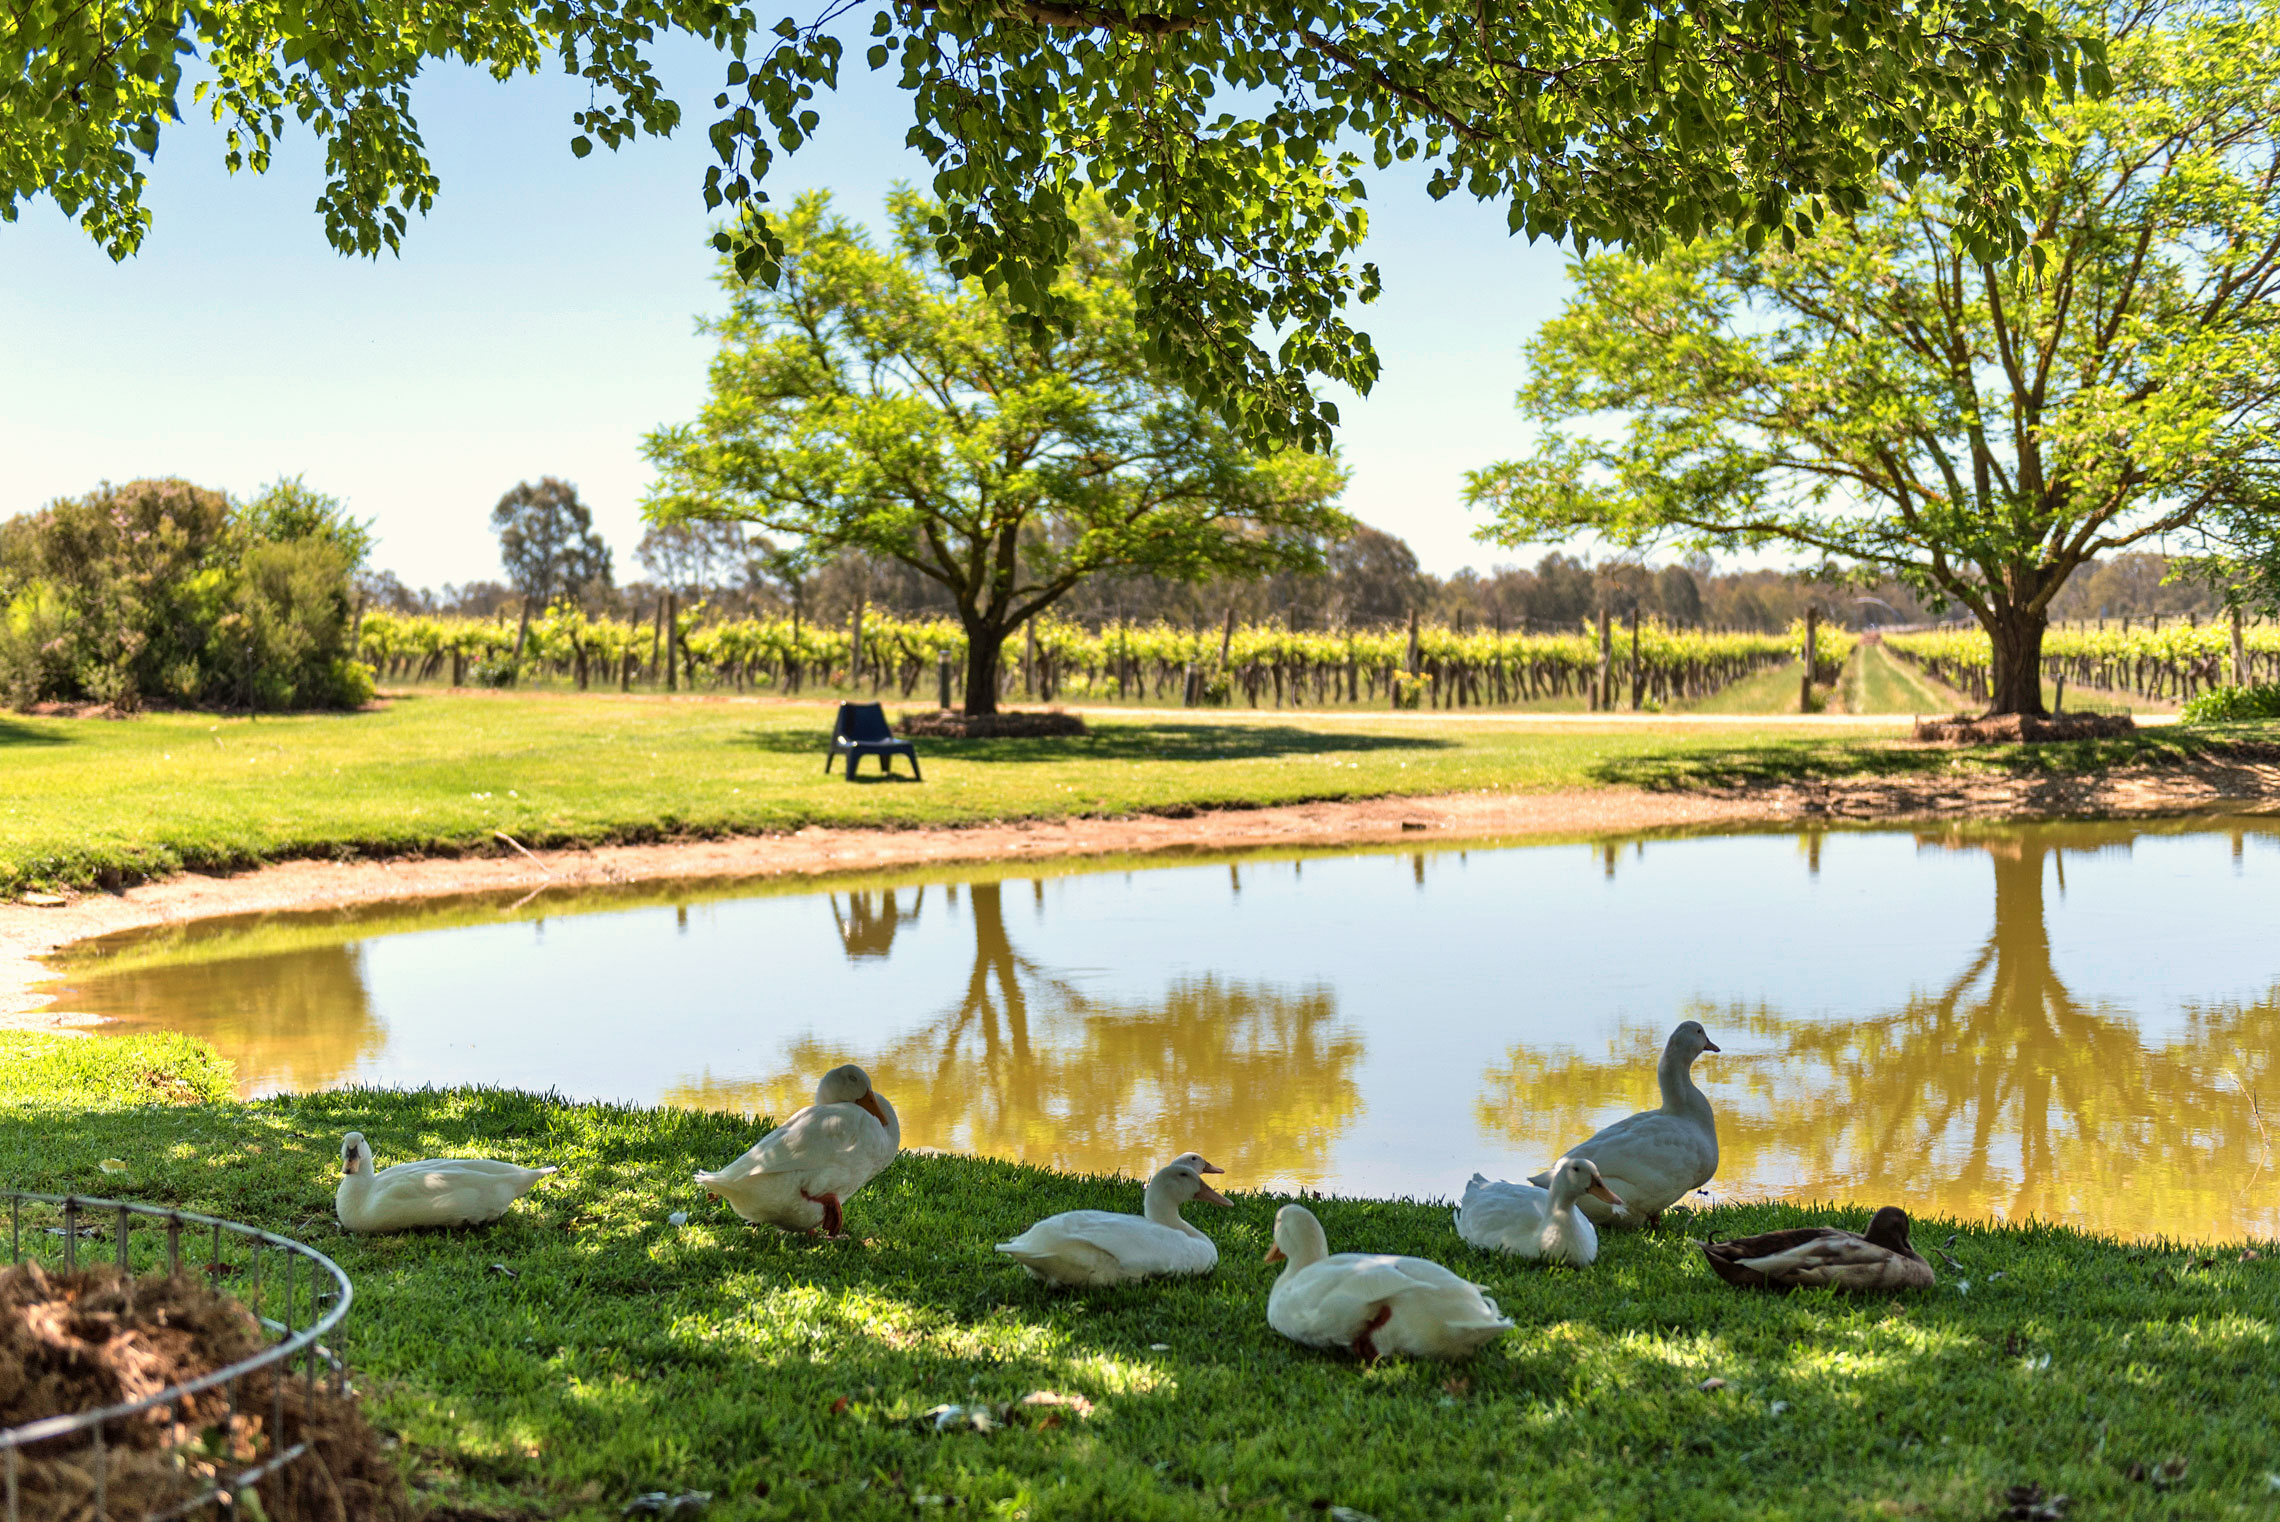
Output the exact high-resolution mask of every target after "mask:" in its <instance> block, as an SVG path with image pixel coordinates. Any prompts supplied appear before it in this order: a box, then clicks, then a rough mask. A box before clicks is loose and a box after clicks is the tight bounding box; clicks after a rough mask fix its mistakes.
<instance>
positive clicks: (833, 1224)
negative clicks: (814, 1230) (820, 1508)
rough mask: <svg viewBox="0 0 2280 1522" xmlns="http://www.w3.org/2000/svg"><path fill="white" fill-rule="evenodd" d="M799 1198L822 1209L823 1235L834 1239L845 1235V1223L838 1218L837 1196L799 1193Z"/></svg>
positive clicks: (802, 1191)
mask: <svg viewBox="0 0 2280 1522" xmlns="http://www.w3.org/2000/svg"><path fill="white" fill-rule="evenodd" d="M800 1198H801V1199H803V1200H806V1201H808V1202H809V1203H811V1204H816V1205H821V1206H822V1207H823V1228H822V1229H823V1234H824V1235H825V1236H827V1237H832V1238H834V1239H836V1238H839V1237H844V1236H845V1235H847V1226H846V1223H845V1222H844V1221H843V1220H842V1219H841V1218H840V1214H839V1196H838V1195H836V1194H810V1193H808V1192H807V1191H806V1190H805V1189H802V1190H801V1191H800Z"/></svg>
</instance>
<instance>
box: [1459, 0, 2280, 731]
mask: <svg viewBox="0 0 2280 1522" xmlns="http://www.w3.org/2000/svg"><path fill="white" fill-rule="evenodd" d="M2137 14H2138V16H2139V18H2140V19H2139V20H2138V22H2137V24H2136V25H2134V26H2133V27H2132V28H2130V29H2128V30H2126V31H2125V32H2124V33H2123V34H2122V35H2121V36H2120V37H2118V38H2117V39H2116V41H2115V43H2114V50H2113V68H2114V88H2113V93H2112V94H2111V95H2110V96H2109V97H2107V98H2105V99H2102V100H2097V101H2083V102H2078V103H2076V104H2074V105H2072V106H2069V107H2067V108H2065V109H2064V110H2061V111H2060V112H2058V113H2057V115H2056V117H2055V120H2054V121H2053V123H2052V125H2051V128H2050V130H2049V133H2048V136H2047V139H2046V140H2045V141H2044V142H2043V143H2041V144H2039V145H2038V146H2036V147H2035V148H2033V149H2031V150H2030V151H2029V152H2028V153H2027V154H2026V165H2025V171H2024V174H2023V178H2022V182H2021V183H2022V185H2023V187H2024V189H2025V191H2026V193H2027V194H2028V196H2029V198H2030V199H2029V206H2030V208H2031V210H2032V212H2033V221H2032V223H2031V226H2030V230H2029V245H2028V248H2027V250H2026V257H2025V258H2022V259H2020V260H2018V261H2016V262H2010V263H2002V262H1997V261H1994V260H1992V259H1989V258H1987V257H1985V256H1984V254H1983V253H1980V252H1977V251H1975V248H1974V245H1973V242H1972V239H1971V238H1970V236H1969V234H1968V228H1967V224H1968V221H1969V212H1968V210H1967V208H1965V207H1963V206H1961V205H1959V203H1958V198H1957V196H1956V194H1955V192H1954V191H1953V189H1952V187H1949V186H1947V185H1945V184H1941V183H1932V182H1925V183H1923V184H1920V185H1919V186H1918V187H1916V188H1914V189H1910V188H1909V187H1907V186H1904V185H1900V184H1897V183H1892V184H1888V185H1886V186H1885V187H1884V189H1883V190H1882V192H1881V193H1880V194H1879V195H1878V197H1877V198H1876V199H1875V200H1874V201H1873V202H1872V203H1871V204H1870V205H1869V206H1867V207H1864V208H1863V209H1862V210H1861V211H1860V212H1859V213H1858V214H1857V215H1856V216H1854V217H1852V218H1850V219H1848V220H1846V221H1844V222H1832V223H1831V224H1829V225H1828V226H1827V227H1825V228H1824V229H1823V230H1822V231H1821V232H1820V233H1819V234H1818V235H1816V236H1814V237H1811V238H1807V239H1803V240H1800V241H1799V243H1798V244H1797V246H1796V248H1795V250H1794V251H1789V250H1785V249H1783V248H1781V247H1779V246H1776V245H1767V246H1766V247H1764V248H1761V249H1759V250H1758V251H1756V252H1755V253H1752V252H1751V251H1750V250H1749V249H1748V248H1746V247H1745V246H1743V245H1742V244H1740V243H1739V242H1737V241H1736V240H1734V239H1731V238H1712V239H1707V240H1704V241H1703V242H1702V243H1700V244H1698V245H1696V246H1694V247H1691V248H1688V249H1685V250H1682V251H1674V252H1673V253H1672V254H1670V255H1669V256H1668V257H1666V258H1665V259H1663V260H1662V261H1660V262H1658V263H1654V264H1648V263H1644V262H1642V261H1640V260H1637V259H1635V258H1630V257H1625V256H1619V255H1615V256H1602V257H1598V258H1593V259H1588V260H1585V261H1582V262H1581V263H1580V264H1579V265H1578V266H1577V267H1576V270H1575V280H1576V293H1575V295H1574V297H1573V299H1572V300H1571V301H1570V303H1569V305H1568V307H1567V309H1566V311H1565V312H1564V313H1563V315H1562V316H1561V317H1559V318H1558V319H1556V320H1555V321H1553V322H1552V323H1550V324H1548V325H1547V326H1546V327H1545V328H1544V329H1543V331H1542V332H1541V333H1540V334H1539V335H1538V337H1537V339H1536V340H1535V342H1534V344H1533V345H1532V346H1531V348H1530V351H1529V355H1530V360H1531V375H1530V378H1529V380H1528V382H1527V385H1526V387H1525V388H1524V389H1523V391H1522V392H1521V396H1520V403H1521V407H1522V409H1523V410H1524V411H1526V412H1527V413H1529V414H1531V415H1532V416H1533V417H1534V418H1535V419H1536V420H1537V421H1539V422H1540V423H1541V424H1543V425H1544V429H1545V432H1544V434H1543V436H1542V438H1541V440H1540V441H1539V447H1538V450H1537V453H1536V454H1535V455H1533V456H1532V457H1530V458H1528V459H1524V460H1517V461H1512V462H1507V463H1505V464H1501V465H1496V466H1493V467H1490V468H1489V469H1486V470H1482V471H1479V472H1476V473H1475V474H1474V475H1473V476H1472V478H1471V482H1470V488H1469V489H1470V495H1471V497H1472V500H1473V501H1475V502H1476V503H1479V504H1485V505H1487V506H1489V507H1490V508H1492V509H1493V510H1494V512H1495V514H1496V517H1495V522H1494V524H1493V525H1492V526H1491V527H1490V528H1489V529H1487V530H1484V534H1485V535H1487V536H1489V537H1494V538H1497V539H1499V540H1502V541H1504V542H1507V543H1524V542H1528V541H1531V540H1557V539H1562V538H1565V537H1568V536H1570V535H1573V534H1577V533H1583V532H1589V533H1596V534H1600V535H1603V536H1605V537H1607V538H1608V539H1610V540H1613V541H1614V542H1616V543H1619V544H1623V545H1629V546H1638V545H1645V544H1649V543H1654V542H1657V541H1662V540H1675V541H1677V542H1680V543H1685V544H1689V545H1694V546H1699V547H1703V548H1720V549H1729V550H1730V549H1736V548H1744V547H1755V546H1759V545H1766V544H1780V545H1787V546H1791V547H1801V548H1805V549H1808V550H1814V551H1819V552H1821V553H1824V554H1826V555H1828V556H1830V557H1832V558H1834V559H1836V560H1838V561H1848V562H1853V563H1856V564H1859V565H1862V566H1865V567H1870V568H1875V569H1877V570H1879V571H1887V572H1891V573H1894V574H1897V575H1898V576H1899V577H1901V578H1902V579H1903V580H1905V581H1906V582H1908V583H1909V584H1910V585H1911V586H1913V587H1915V588H1916V589H1917V590H1918V591H1919V592H1922V593H1926V594H1929V595H1930V596H1932V597H1933V598H1935V599H1937V600H1939V601H1942V602H1948V603H1960V604H1962V605H1963V606H1964V607H1966V608H1968V609H1969V610H1970V611H1971V612H1972V613H1973V614H1974V615H1975V616H1976V617H1977V618H1978V619H1979V621H1980V623H1981V624H1982V625H1983V626H1985V628H1986V629H1987V632H1988V634H1989V636H1990V638H1991V639H1992V640H1993V643H1994V653H1995V670H1994V677H1995V681H1994V691H1995V696H1994V702H1993V705H1992V708H1993V711H1994V712H1998V713H2011V712H2018V713H2040V712H2042V711H2043V708H2042V698H2041V686H2040V682H2041V649H2042V636H2043V630H2044V627H2045V623H2046V620H2047V616H2048V610H2049V607H2050V603H2051V599H2052V598H2053V597H2054V596H2055V595H2056V594H2057V592H2058V590H2059V588H2060V587H2061V586H2062V585H2064V583H2065V581H2066V579H2067V577H2068V576H2069V575H2071V574H2072V573H2073V571H2074V570H2075V569H2076V568H2077V567H2079V566H2080V565H2081V564H2082V563H2083V562H2084V561H2086V560H2088V559H2090V558H2091V557H2093V556H2096V555H2100V554H2104V553H2107V552H2109V551H2114V550H2119V549H2122V548H2124V547H2126V546H2129V545H2132V544H2137V543H2140V542H2142V541H2144V540H2147V539H2149V538H2152V537H2155V536H2159V535H2162V534H2165V533H2174V532H2178V531H2182V530H2187V529H2189V528H2191V527H2192V526H2194V525H2196V524H2198V523H2200V522H2201V521H2202V520H2203V519H2204V518H2205V517H2206V516H2208V515H2210V514H2211V513H2212V512H2214V511H2217V510H2220V509H2224V508H2226V507H2227V506H2228V505H2231V504H2238V503H2241V502H2260V501H2271V500H2275V499H2276V493H2280V481H2276V479H2275V476H2274V470H2275V466H2276V464H2280V458H2276V454H2275V451H2276V448H2280V306H2276V305H2275V301H2276V298H2280V18H2276V17H2275V16H2274V15H2273V14H2272V13H2270V12H2269V11H2266V12H2260V13H2257V14H2253V15H2250V16H2248V17H2246V18H2243V19H2238V20H2231V19H2227V20H2205V19H2200V18H2198V17H2196V16H2195V15H2193V14H2192V12H2190V11H2189V10H2187V9H2186V8H2184V7H2171V8H2169V9H2168V10H2167V11H2166V13H2165V12H2163V11H2159V10H2153V11H2140V12H2138V13H2137ZM1610 416H1612V417H1613V418H1614V419H1615V425H1614V427H1613V429H1612V430H1610V428H1609V427H1608V426H1607V419H1608V418H1609V417H1610Z"/></svg>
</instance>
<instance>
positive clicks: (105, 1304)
mask: <svg viewBox="0 0 2280 1522" xmlns="http://www.w3.org/2000/svg"><path fill="white" fill-rule="evenodd" d="M267 1341H268V1338H267V1337H266V1336H265V1335H264V1334H263V1332H262V1330H261V1328H260V1326H259V1325H258V1324H257V1323H256V1322H255V1321H254V1319H253V1316H252V1314H251V1313H250V1312H248V1311H247V1310H246V1308H245V1307H244V1306H242V1305H240V1304H238V1303H237V1302H236V1301H235V1300H232V1299H229V1298H228V1297H227V1296H224V1295H220V1294H217V1293H216V1292H215V1291H213V1290H212V1289H209V1288H208V1287H207V1286H205V1285H203V1284H199V1283H195V1282H193V1281H191V1280H189V1279H185V1278H181V1277H175V1278H161V1277H157V1276H153V1277H150V1278H145V1279H128V1278H126V1277H125V1276H123V1275H121V1274H120V1273H119V1272H118V1271H117V1270H116V1269H114V1268H111V1267H108V1266H103V1267H96V1268H89V1269H85V1270H82V1271H81V1272H78V1273H74V1274H67V1275H66V1274H52V1273H50V1272H48V1271H47V1270H46V1269H44V1268H42V1267H41V1266H40V1265H39V1264H37V1263H23V1264H18V1265H17V1266H15V1267H13V1268H9V1269H6V1270H0V1427H16V1426H21V1425H23V1424H24V1423H27V1422H34V1421H38V1420H40V1419H41V1418H43V1417H49V1416H61V1415H65V1414H67V1413H72V1412H79V1411H90V1410H94V1409H97V1408H99V1407H102V1406H114V1405H121V1404H124V1403H126V1402H129V1401H135V1400H140V1399H142V1398H144V1397H145V1396H149V1395H154V1394H156V1393H158V1392H159V1391H160V1390H163V1389H165V1388H166V1387H168V1386H169V1385H176V1384H180V1383H182V1382H184V1381H186V1380H191V1379H196V1378H197V1377H198V1376H200V1375H202V1374H210V1373H212V1372H214V1371H215V1370H216V1369H219V1368H222V1367H224V1366H225V1365H227V1364H231V1363H235V1362H236V1361H238V1360H239V1359H241V1358H246V1357H250V1356H251V1355H253V1354H254V1353H256V1352H258V1351H260V1349H261V1348H262V1347H263V1346H264V1345H265V1344H266V1343H267ZM278 1377H279V1376H278V1371H277V1370H276V1369H274V1368H265V1369H261V1370H257V1371H256V1372H254V1373H252V1374H248V1375H246V1376H245V1377H244V1378H242V1379H240V1380H239V1381H238V1382H237V1401H236V1407H235V1410H234V1412H233V1409H232V1406H231V1403H230V1395H229V1391H228V1388H227V1387H226V1386H224V1387H219V1388H216V1389H213V1390H208V1391H204V1392H202V1393H200V1394H198V1395H194V1396H191V1397H190V1398H188V1399H187V1400H184V1401H181V1402H178V1403H177V1404H175V1405H174V1406H172V1407H171V1408H169V1407H163V1406H162V1407H157V1408H154V1409H152V1410H150V1411H146V1412H142V1413H140V1414H138V1415H135V1416H132V1417H128V1418H124V1419H122V1420H119V1421H116V1422H113V1423H111V1424H109V1426H108V1427H106V1429H105V1430H104V1434H103V1447H104V1475H103V1496H104V1504H103V1511H104V1512H105V1513H106V1514H108V1515H109V1516H110V1517H112V1518H114V1519H117V1522H133V1519H136V1518H140V1517H143V1516H146V1515H148V1514H150V1513H152V1512H155V1511H163V1510H167V1509H169V1508H171V1507H174V1506H177V1505H180V1504H181V1503H182V1502H184V1501H186V1500H188V1499H189V1498H190V1497H192V1496H194V1495H197V1494H199V1493H200V1492H201V1491H203V1490H204V1489H205V1488H206V1486H207V1485H208V1484H209V1483H210V1482H211V1480H212V1479H213V1477H214V1476H215V1475H216V1474H217V1473H234V1472H236V1471H237V1470H239V1469H242V1468H244V1467H246V1466H248V1465H250V1464H252V1463H254V1462H257V1461H260V1460H265V1459H267V1458H268V1457H269V1455H270V1454H271V1453H272V1452H273V1451H274V1450H275V1447H276V1445H277V1442H278V1441H282V1443H283V1444H285V1445H287V1446H290V1445H291V1444H294V1443H299V1442H304V1441H305V1442H307V1443H308V1444H309V1445H310V1451H309V1452H308V1453H306V1454H304V1455H302V1456H301V1457H300V1458H299V1459H297V1460H295V1461H294V1462H293V1463H291V1464H288V1465H286V1466H285V1468H284V1469H282V1470H280V1471H279V1472H277V1473H275V1474H272V1475H270V1476H269V1477H268V1478H266V1479H264V1480H262V1481H261V1482H260V1484H259V1485H258V1486H257V1487H256V1489H257V1490H258V1492H259V1494H260V1497H261V1504H262V1507H263V1509H264V1510H266V1512H267V1513H268V1515H269V1516H270V1517H271V1518H273V1519H275V1522H302V1519H307V1522H395V1519H399V1518H405V1517H408V1516H410V1515H411V1507H410V1504H409V1502H408V1501H407V1499H406V1497H405V1494H404V1484H403V1479H402V1477H401V1476H400V1475H399V1474H398V1473H397V1471H396V1466H395V1464H394V1463H393V1462H392V1461H391V1460H390V1459H389V1457H388V1454H387V1452H386V1451H385V1450H384V1449H383V1448H382V1447H381V1445H380V1439H379V1436H378V1434H376V1433H375V1432H374V1431H373V1430H372V1428H371V1426H370V1425H369V1424H367V1423H366V1421H365V1420H364V1413H363V1411H362V1409H361V1408H360V1407H359V1406H358V1404H357V1402H356V1400H355V1398H354V1397H353V1396H346V1395H336V1394H334V1393H333V1392H332V1388H331V1385H330V1382H329V1381H328V1380H324V1379H320V1380H319V1381H318V1382H317V1385H316V1390H315V1398H314V1401H313V1402H312V1401H311V1399H310V1397H309V1393H308V1390H307V1388H306V1387H305V1386H304V1384H303V1381H302V1379H301V1377H300V1375H299V1374H298V1373H294V1374H288V1375H285V1376H283V1377H284V1379H285V1421H284V1426H283V1428H282V1430H281V1431H280V1432H278V1433H274V1434H273V1433H272V1432H270V1430H269V1427H270V1413H271V1409H272V1403H271V1397H272V1393H273V1391H274V1389H275V1384H274V1381H275V1380H276V1379H277V1378H278ZM17 1482H18V1489H19V1494H18V1504H19V1507H20V1514H21V1516H22V1517H23V1518H24V1519H25V1522H80V1519H84V1518H89V1517H92V1516H94V1515H95V1509H96V1508H95V1484H96V1476H95V1466H94V1450H93V1446H92V1443H91V1441H90V1439H89V1437H88V1435H87V1434H85V1433H77V1434H73V1435H70V1436H66V1437H60V1438H53V1439H50V1440H49V1441H47V1442H44V1443H39V1444H34V1445H33V1446H31V1447H30V1448H28V1449H26V1450H25V1451H24V1456H23V1459H22V1461H21V1463H20V1465H19V1468H18V1474H17Z"/></svg>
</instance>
